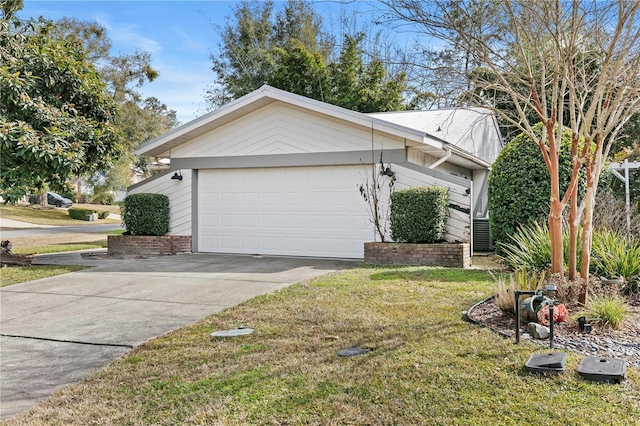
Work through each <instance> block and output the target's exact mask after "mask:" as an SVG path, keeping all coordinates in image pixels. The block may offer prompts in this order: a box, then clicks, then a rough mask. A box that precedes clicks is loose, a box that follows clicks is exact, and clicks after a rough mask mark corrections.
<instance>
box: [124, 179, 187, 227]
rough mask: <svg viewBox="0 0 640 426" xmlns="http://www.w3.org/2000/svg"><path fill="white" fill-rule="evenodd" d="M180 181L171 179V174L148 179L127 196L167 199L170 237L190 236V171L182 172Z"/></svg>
mask: <svg viewBox="0 0 640 426" xmlns="http://www.w3.org/2000/svg"><path fill="white" fill-rule="evenodd" d="M181 173H182V180H175V179H171V176H173V172H170V173H167V174H166V175H164V176H161V177H159V178H156V179H149V180H148V181H146V182H143V183H141V184H140V185H139V186H136V187H135V188H133V189H131V190H130V191H129V194H141V193H153V194H164V195H166V196H167V197H169V211H170V214H171V219H170V222H169V227H170V230H169V234H170V235H191V175H192V174H191V170H182V171H181Z"/></svg>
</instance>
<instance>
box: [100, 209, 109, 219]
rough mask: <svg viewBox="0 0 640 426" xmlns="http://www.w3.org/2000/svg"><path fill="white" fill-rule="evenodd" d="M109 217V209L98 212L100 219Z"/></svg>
mask: <svg viewBox="0 0 640 426" xmlns="http://www.w3.org/2000/svg"><path fill="white" fill-rule="evenodd" d="M108 217H109V212H108V211H104V212H98V219H106V218H108Z"/></svg>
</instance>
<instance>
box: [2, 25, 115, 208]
mask: <svg viewBox="0 0 640 426" xmlns="http://www.w3.org/2000/svg"><path fill="white" fill-rule="evenodd" d="M51 28H52V23H51V22H49V21H45V20H43V19H40V20H38V21H20V20H18V19H16V18H12V19H9V20H6V19H2V20H0V64H2V65H0V176H1V177H0V196H2V198H3V199H4V200H5V202H15V201H17V200H19V199H20V198H22V197H23V196H25V195H27V194H29V193H32V192H43V191H44V190H45V189H46V187H48V186H53V187H61V186H62V185H64V183H65V182H66V181H67V180H68V178H70V177H71V176H74V175H79V174H86V173H88V172H91V171H92V170H96V169H106V168H108V167H109V165H110V164H111V162H112V161H113V160H114V159H116V158H117V156H118V153H119V152H120V151H121V149H120V147H121V144H122V139H121V137H120V136H119V134H118V132H117V131H116V130H115V129H114V128H113V125H112V123H113V120H114V118H115V115H116V104H115V103H114V102H113V100H112V99H111V97H110V96H108V95H107V94H106V92H105V85H104V83H103V82H102V80H101V79H100V76H99V75H98V73H97V72H96V70H95V68H94V67H93V65H91V64H90V62H89V61H88V60H87V58H86V55H85V53H84V51H83V49H82V48H81V47H80V46H78V45H76V44H74V43H70V42H66V41H64V40H55V39H53V38H52V37H50V35H49V32H50V30H51Z"/></svg>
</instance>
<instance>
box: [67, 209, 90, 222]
mask: <svg viewBox="0 0 640 426" xmlns="http://www.w3.org/2000/svg"><path fill="white" fill-rule="evenodd" d="M68 211H69V216H71V219H77V220H86V219H87V216H88V215H90V214H93V213H95V212H96V211H95V210H91V209H81V208H79V207H71V208H70V209H69V210H68Z"/></svg>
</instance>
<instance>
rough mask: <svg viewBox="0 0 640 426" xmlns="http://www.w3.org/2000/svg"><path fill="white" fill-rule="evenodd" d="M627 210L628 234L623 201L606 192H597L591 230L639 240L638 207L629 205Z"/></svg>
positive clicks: (632, 204)
mask: <svg viewBox="0 0 640 426" xmlns="http://www.w3.org/2000/svg"><path fill="white" fill-rule="evenodd" d="M599 188H600V187H599V186H598V189H599ZM629 209H630V211H629V214H630V222H631V223H630V225H631V226H630V229H629V231H630V234H629V233H628V232H627V210H626V206H625V202H624V200H620V199H618V198H616V197H615V196H614V195H613V194H611V192H609V191H607V190H604V191H598V195H597V202H596V208H595V209H594V211H593V228H594V229H598V230H609V231H615V232H618V233H620V234H624V235H625V236H627V237H633V238H637V239H640V205H638V204H637V203H631V205H630V206H629Z"/></svg>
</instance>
